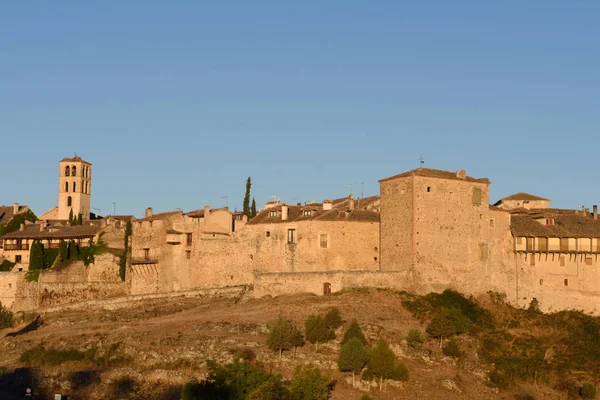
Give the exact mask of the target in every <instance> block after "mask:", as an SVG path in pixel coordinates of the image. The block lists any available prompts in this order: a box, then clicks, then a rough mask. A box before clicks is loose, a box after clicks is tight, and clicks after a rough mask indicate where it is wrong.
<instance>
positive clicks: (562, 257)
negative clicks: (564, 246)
mask: <svg viewBox="0 0 600 400" xmlns="http://www.w3.org/2000/svg"><path fill="white" fill-rule="evenodd" d="M566 263H567V258H566V257H565V256H560V266H561V267H564V266H565V265H566Z"/></svg>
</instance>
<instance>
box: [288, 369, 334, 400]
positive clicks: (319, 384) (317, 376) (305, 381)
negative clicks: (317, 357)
mask: <svg viewBox="0 0 600 400" xmlns="http://www.w3.org/2000/svg"><path fill="white" fill-rule="evenodd" d="M330 385H331V377H330V376H327V375H321V371H320V370H319V369H318V368H316V367H313V366H312V365H309V366H304V367H298V368H296V370H295V371H294V378H293V379H292V383H291V384H290V392H291V399H293V400H327V399H328V398H329V392H330V390H331V389H330Z"/></svg>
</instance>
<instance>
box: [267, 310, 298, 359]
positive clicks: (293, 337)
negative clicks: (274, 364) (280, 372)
mask: <svg viewBox="0 0 600 400" xmlns="http://www.w3.org/2000/svg"><path fill="white" fill-rule="evenodd" d="M303 343H304V340H303V338H302V333H301V332H300V331H299V330H298V329H297V328H296V327H295V326H293V325H292V324H290V323H289V322H288V321H286V320H285V319H284V318H283V317H282V316H279V319H278V320H277V322H275V323H274V324H273V327H272V328H271V329H270V330H269V335H268V336H267V346H268V347H269V349H271V350H273V351H277V352H279V360H280V361H281V357H282V354H283V352H284V351H286V350H290V349H292V348H293V347H296V346H301V345H302V344H303Z"/></svg>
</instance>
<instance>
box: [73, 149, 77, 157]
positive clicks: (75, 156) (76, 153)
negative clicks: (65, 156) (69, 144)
mask: <svg viewBox="0 0 600 400" xmlns="http://www.w3.org/2000/svg"><path fill="white" fill-rule="evenodd" d="M73 154H75V158H77V153H76V152H75V150H73Z"/></svg>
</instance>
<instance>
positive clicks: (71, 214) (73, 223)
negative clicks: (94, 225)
mask: <svg viewBox="0 0 600 400" xmlns="http://www.w3.org/2000/svg"><path fill="white" fill-rule="evenodd" d="M69 225H75V220H74V219H73V209H72V208H71V211H69Z"/></svg>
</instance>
